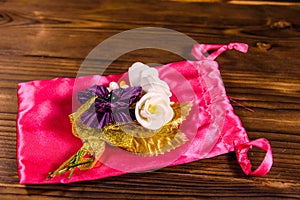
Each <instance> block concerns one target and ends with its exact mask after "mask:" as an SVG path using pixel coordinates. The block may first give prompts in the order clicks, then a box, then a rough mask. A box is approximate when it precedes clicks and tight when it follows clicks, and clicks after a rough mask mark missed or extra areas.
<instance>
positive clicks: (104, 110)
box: [78, 85, 142, 129]
mask: <svg viewBox="0 0 300 200" xmlns="http://www.w3.org/2000/svg"><path fill="white" fill-rule="evenodd" d="M141 92H142V87H128V88H118V89H115V90H112V91H111V92H109V91H108V90H107V89H106V87H104V86H103V85H95V86H93V87H91V88H88V89H86V90H85V91H83V92H79V93H78V100H79V102H80V103H81V104H84V103H85V102H87V101H88V100H89V99H91V98H92V97H95V96H97V98H96V100H95V102H94V103H93V104H92V105H91V107H90V108H89V109H88V110H86V111H85V112H84V113H83V114H82V115H81V121H82V123H83V124H85V125H87V126H90V127H92V128H99V129H102V128H103V127H104V126H106V125H108V124H110V123H112V122H131V121H133V119H135V117H134V108H133V109H130V108H129V107H130V105H132V104H133V103H135V102H137V101H138V100H139V98H140V96H141Z"/></svg>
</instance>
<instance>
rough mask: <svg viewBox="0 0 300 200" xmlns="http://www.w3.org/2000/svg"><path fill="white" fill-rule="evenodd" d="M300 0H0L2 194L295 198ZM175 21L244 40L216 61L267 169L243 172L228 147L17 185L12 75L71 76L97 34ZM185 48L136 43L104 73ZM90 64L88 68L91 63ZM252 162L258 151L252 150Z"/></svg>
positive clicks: (224, 38) (168, 58) (299, 142)
mask: <svg viewBox="0 0 300 200" xmlns="http://www.w3.org/2000/svg"><path fill="white" fill-rule="evenodd" d="M299 13H300V3H297V1H296V0H291V1H280V0H273V1H270V2H269V1H264V0H262V1H250V0H249V1H248V0H246V1H239V0H234V1H230V0H229V1H222V0H220V1H219V0H214V1H210V0H203V1H201V0H198V1H197V0H165V1H162V0H160V1H159V0H158V1H152V0H150V1H142V0H133V1H122V0H114V1H109V0H101V1H96V0H86V1H71V0H51V1H50V0H49V1H42V0H32V1H26V0H19V1H16V0H9V1H6V0H0V78H1V79H0V192H1V194H0V199H42V198H44V199H73V198H74V199H197V198H228V199H232V198H239V199H240V198H252V197H254V198H260V199H270V198H278V199H282V198H291V199H296V198H300V182H299V180H300V175H299V174H300V170H299V168H300V123H299V122H300V112H299V110H300V59H299V51H300V47H299V46H300V33H299V31H300V18H299ZM145 26H152V27H164V28H169V29H173V30H176V31H180V32H182V33H184V34H186V35H188V36H190V37H191V38H193V39H194V40H196V41H198V42H199V43H224V44H225V43H228V42H231V41H239V42H244V43H247V44H249V46H250V49H249V53H248V54H245V55H244V54H240V53H237V52H234V51H231V52H226V53H225V54H224V55H222V56H220V57H219V58H218V59H217V61H218V62H219V63H220V65H221V74H222V77H223V80H224V84H225V87H226V90H227V92H228V95H229V96H232V97H236V98H245V99H246V100H243V101H239V102H240V103H242V104H244V105H245V106H247V107H249V108H251V109H253V110H255V112H254V113H251V112H248V111H247V110H245V109H243V108H241V107H239V106H237V105H235V106H234V108H235V112H236V114H237V115H238V116H239V117H240V118H241V120H242V122H243V125H244V126H245V128H246V130H247V131H248V133H249V137H250V139H256V138H260V137H265V138H267V139H268V140H269V141H270V143H271V145H272V147H273V153H274V165H273V168H272V170H271V172H270V173H269V174H268V175H266V176H265V177H263V178H255V177H248V176H246V175H244V174H243V172H242V170H241V169H240V167H239V165H238V164H237V162H236V158H235V155H234V153H229V154H226V155H221V156H218V157H215V158H212V159H206V160H201V161H197V162H193V163H189V164H185V165H180V166H175V167H168V168H164V169H160V170H157V171H153V172H149V173H137V174H135V173H133V174H126V175H123V176H119V177H111V178H106V179H102V180H97V181H90V182H83V183H74V184H69V185H20V184H19V183H18V181H19V179H18V174H17V164H16V156H15V155H16V150H15V149H16V126H15V121H16V116H17V95H16V92H17V84H18V83H19V82H24V81H30V80H39V79H52V78H55V77H76V74H77V70H78V69H79V67H80V64H81V63H82V61H83V60H84V58H85V57H86V56H87V54H88V53H89V52H90V51H91V50H92V49H93V48H94V47H95V46H96V45H98V44H99V43H100V42H102V41H103V40H104V39H106V38H109V37H111V36H113V35H114V34H117V33H120V32H122V31H125V30H128V29H132V28H138V27H145ZM179 60H182V58H180V57H178V56H177V55H174V54H172V53H170V52H165V51H161V50H155V49H142V50H136V51H133V52H130V53H127V54H125V55H123V56H121V57H119V58H118V59H117V60H116V61H115V62H114V63H113V64H112V65H111V66H110V67H109V68H108V69H107V70H106V71H105V74H110V73H121V72H124V71H126V69H127V68H128V66H130V65H131V63H132V62H135V61H142V62H148V63H169V62H173V61H179ZM90 73H91V74H92V73H93V72H90ZM249 156H250V157H251V159H252V161H253V163H254V165H255V166H258V164H259V163H260V161H261V160H262V158H263V156H264V153H263V152H261V151H259V150H256V149H254V150H253V151H251V153H250V155H249Z"/></svg>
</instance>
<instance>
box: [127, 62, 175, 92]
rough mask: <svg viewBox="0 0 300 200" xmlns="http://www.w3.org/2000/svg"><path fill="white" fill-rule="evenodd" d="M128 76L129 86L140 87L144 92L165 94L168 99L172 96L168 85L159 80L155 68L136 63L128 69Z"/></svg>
mask: <svg viewBox="0 0 300 200" xmlns="http://www.w3.org/2000/svg"><path fill="white" fill-rule="evenodd" d="M128 74H129V82H130V85H131V86H134V87H138V86H141V87H142V88H143V90H144V91H145V92H150V91H151V92H155V91H159V92H160V93H165V94H166V95H167V96H168V97H171V96H172V93H171V92H170V88H169V86H168V84H167V83H166V82H165V81H162V80H160V78H159V77H158V71H157V70H156V69H155V68H152V67H149V66H148V65H145V64H143V63H141V62H136V63H134V64H133V65H132V66H131V67H130V68H129V70H128Z"/></svg>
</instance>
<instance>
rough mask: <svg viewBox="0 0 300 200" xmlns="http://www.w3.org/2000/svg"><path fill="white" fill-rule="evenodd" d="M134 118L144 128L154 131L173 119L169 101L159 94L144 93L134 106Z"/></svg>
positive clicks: (166, 97)
mask: <svg viewBox="0 0 300 200" xmlns="http://www.w3.org/2000/svg"><path fill="white" fill-rule="evenodd" d="M135 116H136V119H137V121H138V122H139V123H140V124H141V125H142V126H144V127H145V128H148V129H152V130H156V129H159V128H161V127H162V126H164V125H165V124H166V123H168V122H170V121H171V120H172V119H173V116H174V111H173V109H172V108H171V106H170V99H169V97H168V96H166V95H162V94H161V93H154V92H149V93H146V94H145V95H144V96H143V97H142V98H141V99H140V100H139V101H138V102H137V104H136V107H135Z"/></svg>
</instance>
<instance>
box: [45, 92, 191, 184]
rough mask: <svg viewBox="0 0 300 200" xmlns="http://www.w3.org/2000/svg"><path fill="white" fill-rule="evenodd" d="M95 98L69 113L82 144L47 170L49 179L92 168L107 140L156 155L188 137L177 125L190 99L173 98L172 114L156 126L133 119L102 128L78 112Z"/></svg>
mask: <svg viewBox="0 0 300 200" xmlns="http://www.w3.org/2000/svg"><path fill="white" fill-rule="evenodd" d="M95 99H96V97H93V98H91V99H90V100H89V101H87V102H86V103H85V104H83V105H81V106H80V107H79V108H78V110H77V111H76V112H74V113H72V114H71V115H70V116H69V117H70V121H71V123H72V131H73V134H74V135H75V136H76V137H78V138H80V139H81V140H82V142H83V146H82V148H81V149H80V150H79V151H78V152H77V153H76V154H75V155H73V156H72V157H71V158H70V159H69V160H67V161H66V162H64V163H63V164H62V165H61V166H60V167H59V168H58V169H57V170H56V171H54V172H50V173H49V177H48V178H49V179H51V178H53V177H54V176H56V175H58V174H62V173H65V172H67V171H70V174H69V178H70V177H71V176H72V174H73V172H74V169H75V168H76V167H78V168H79V169H81V170H87V169H91V168H93V167H94V165H95V163H96V162H97V161H98V160H99V159H100V157H101V156H102V154H103V152H104V150H105V144H106V143H108V144H110V145H112V146H115V147H119V148H122V149H124V150H126V151H129V152H132V153H134V154H137V155H141V156H156V155H159V154H164V153H166V152H169V151H171V150H173V149H175V148H177V147H179V146H180V145H182V144H184V143H185V142H186V141H188V138H187V137H186V136H185V134H184V133H182V132H181V131H180V130H179V126H180V124H181V123H182V122H183V121H184V120H185V118H186V116H187V115H188V114H189V112H190V110H191V106H192V103H190V102H186V103H174V102H173V103H172V104H171V107H172V109H173V110H174V117H173V119H172V120H171V121H170V122H169V123H167V124H166V125H164V126H163V127H162V128H160V129H159V130H149V129H146V128H144V127H142V126H141V125H140V124H138V122H136V121H133V122H130V123H113V124H110V125H108V126H105V127H104V128H103V129H102V130H101V129H97V128H91V127H89V126H87V125H85V124H83V123H82V122H81V120H80V116H81V115H82V114H83V113H84V112H85V111H86V110H87V109H89V108H90V106H91V105H92V104H93V103H94V101H95Z"/></svg>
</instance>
